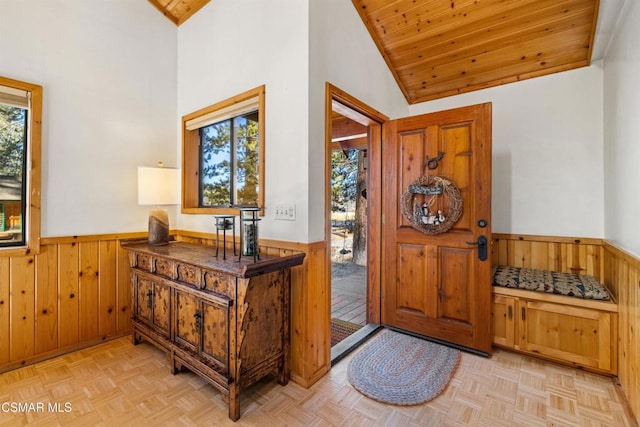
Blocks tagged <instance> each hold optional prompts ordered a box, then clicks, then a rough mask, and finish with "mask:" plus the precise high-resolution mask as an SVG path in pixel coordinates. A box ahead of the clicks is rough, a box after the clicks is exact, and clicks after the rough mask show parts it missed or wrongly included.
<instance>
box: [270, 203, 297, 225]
mask: <svg viewBox="0 0 640 427" xmlns="http://www.w3.org/2000/svg"><path fill="white" fill-rule="evenodd" d="M275 211H276V215H275V217H276V219H280V220H285V221H294V220H295V219H296V205H295V204H293V203H277V204H276V206H275Z"/></svg>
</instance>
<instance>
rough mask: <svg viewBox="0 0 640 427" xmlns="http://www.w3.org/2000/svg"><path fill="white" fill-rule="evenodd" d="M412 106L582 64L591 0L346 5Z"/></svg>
mask: <svg viewBox="0 0 640 427" xmlns="http://www.w3.org/2000/svg"><path fill="white" fill-rule="evenodd" d="M352 2H353V4H354V6H355V7H356V9H357V10H358V13H359V14H360V17H361V18H362V20H363V21H364V23H365V25H366V27H367V29H368V30H369V33H370V34H371V37H373V40H374V42H375V43H376V45H377V46H378V49H379V50H380V52H381V53H382V56H383V57H384V59H385V61H386V62H387V65H388V66H389V69H390V70H391V72H392V73H393V75H394V77H395V79H396V81H397V82H398V85H399V86H400V89H401V90H402V92H403V93H404V95H405V97H406V98H407V101H408V102H409V103H411V104H414V103H417V102H423V101H428V100H431V99H436V98H442V97H445V96H450V95H455V94H459V93H463V92H469V91H473V90H477V89H482V88H486V87H491V86H497V85H501V84H505V83H510V82H514V81H518V80H523V79H528V78H531V77H537V76H542V75H546V74H551V73H556V72H559V71H565V70H569V69H573V68H578V67H582V66H586V65H589V63H590V60H591V51H592V45H593V40H594V35H595V29H596V20H597V15H598V13H597V11H598V6H599V4H598V0H352Z"/></svg>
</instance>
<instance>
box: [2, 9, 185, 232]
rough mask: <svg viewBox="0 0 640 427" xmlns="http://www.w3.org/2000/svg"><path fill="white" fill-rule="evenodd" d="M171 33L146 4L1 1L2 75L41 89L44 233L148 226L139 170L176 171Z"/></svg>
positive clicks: (173, 41)
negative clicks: (159, 168)
mask: <svg viewBox="0 0 640 427" xmlns="http://www.w3.org/2000/svg"><path fill="white" fill-rule="evenodd" d="M176 31H177V30H176V28H175V26H174V25H173V24H171V23H170V22H169V21H168V20H167V19H166V18H164V17H163V16H162V15H160V14H159V13H158V12H157V11H156V10H155V9H154V8H153V7H150V5H149V4H148V3H147V2H142V1H140V2H137V1H131V0H103V1H100V2H87V1H85V0H60V1H55V2H53V1H47V0H21V1H11V0H0V74H2V75H3V76H5V77H10V78H15V79H18V80H23V81H28V82H31V83H36V84H39V85H42V86H43V89H44V92H43V96H44V104H43V135H42V143H43V150H42V154H43V168H42V171H43V174H42V236H43V237H47V236H49V237H51V236H67V235H80V234H100V233H114V232H126V231H141V230H145V229H146V223H147V216H148V207H142V206H138V205H137V187H136V179H137V178H136V173H137V166H138V165H154V164H155V162H156V161H158V160H163V161H164V162H165V164H166V165H167V166H174V165H176V156H175V151H176V150H175V144H176V143H175V134H176V116H177V113H176V104H177V101H176V86H177V83H176V81H177V68H176V61H177V50H176V47H177V43H176Z"/></svg>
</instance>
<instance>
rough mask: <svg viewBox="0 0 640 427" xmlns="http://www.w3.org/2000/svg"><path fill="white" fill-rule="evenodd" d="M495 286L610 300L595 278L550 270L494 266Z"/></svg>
mask: <svg viewBox="0 0 640 427" xmlns="http://www.w3.org/2000/svg"><path fill="white" fill-rule="evenodd" d="M493 285H494V286H504V287H506V288H517V289H525V290H528V291H536V292H548V293H551V294H558V295H566V296H570V297H576V298H584V299H596V300H608V299H609V292H607V289H606V288H605V287H604V286H602V285H601V284H600V282H598V279H596V278H595V277H593V276H587V275H582V274H573V273H560V272H557V271H549V270H534V269H531V268H523V267H509V266H505V265H497V266H493Z"/></svg>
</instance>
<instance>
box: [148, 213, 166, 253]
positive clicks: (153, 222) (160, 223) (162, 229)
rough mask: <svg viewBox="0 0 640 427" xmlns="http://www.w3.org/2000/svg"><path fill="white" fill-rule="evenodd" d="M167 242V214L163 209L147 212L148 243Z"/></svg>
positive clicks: (161, 243) (159, 243)
mask: <svg viewBox="0 0 640 427" xmlns="http://www.w3.org/2000/svg"><path fill="white" fill-rule="evenodd" d="M167 244H169V214H168V213H167V211H166V210H164V209H153V210H152V211H151V212H149V245H152V246H160V245H167Z"/></svg>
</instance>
